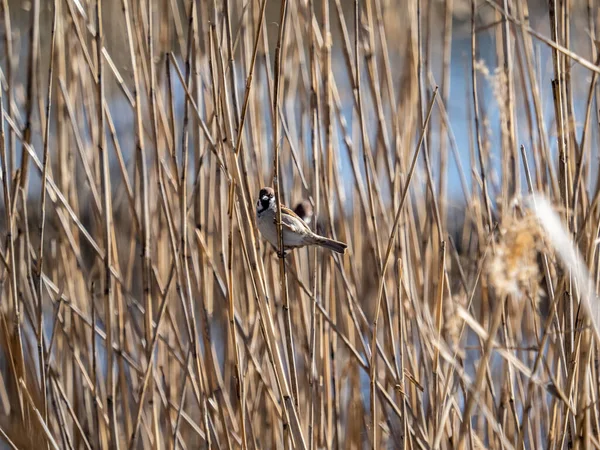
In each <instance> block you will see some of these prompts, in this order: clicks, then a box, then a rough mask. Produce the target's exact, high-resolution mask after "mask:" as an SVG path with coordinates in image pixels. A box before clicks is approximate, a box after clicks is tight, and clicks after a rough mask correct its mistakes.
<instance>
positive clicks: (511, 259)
mask: <svg viewBox="0 0 600 450" xmlns="http://www.w3.org/2000/svg"><path fill="white" fill-rule="evenodd" d="M543 242H544V239H543V234H542V233H541V230H540V228H539V225H538V220H537V217H536V216H535V215H533V214H526V215H524V216H521V217H514V216H513V215H512V214H506V215H505V216H504V217H503V218H502V219H501V221H500V223H499V225H498V238H497V242H496V245H495V248H494V250H493V256H492V257H491V258H490V259H489V260H488V263H487V275H488V277H489V281H490V284H491V286H492V287H493V288H494V290H495V291H496V295H497V296H498V297H500V298H503V297H507V296H514V297H516V298H522V297H529V298H533V299H537V298H538V296H539V295H540V294H541V291H540V285H539V281H540V272H539V267H538V262H537V256H538V252H539V251H540V250H542V249H543V247H544V246H543ZM536 301H537V300H536Z"/></svg>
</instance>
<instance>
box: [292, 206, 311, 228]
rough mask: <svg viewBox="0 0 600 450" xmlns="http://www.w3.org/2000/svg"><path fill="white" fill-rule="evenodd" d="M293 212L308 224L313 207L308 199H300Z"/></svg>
mask: <svg viewBox="0 0 600 450" xmlns="http://www.w3.org/2000/svg"><path fill="white" fill-rule="evenodd" d="M294 212H295V213H296V215H297V216H298V217H300V218H301V219H302V220H304V222H306V224H307V225H310V221H311V220H312V217H313V207H312V205H311V204H310V202H309V201H308V200H302V201H301V202H299V203H298V204H297V205H296V207H295V208H294Z"/></svg>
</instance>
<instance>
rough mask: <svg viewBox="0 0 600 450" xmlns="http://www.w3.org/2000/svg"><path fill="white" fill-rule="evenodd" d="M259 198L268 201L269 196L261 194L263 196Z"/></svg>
mask: <svg viewBox="0 0 600 450" xmlns="http://www.w3.org/2000/svg"><path fill="white" fill-rule="evenodd" d="M260 200H261V201H262V202H268V201H269V197H267V196H266V195H263V196H262V197H261V198H260Z"/></svg>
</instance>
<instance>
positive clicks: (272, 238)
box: [256, 187, 348, 254]
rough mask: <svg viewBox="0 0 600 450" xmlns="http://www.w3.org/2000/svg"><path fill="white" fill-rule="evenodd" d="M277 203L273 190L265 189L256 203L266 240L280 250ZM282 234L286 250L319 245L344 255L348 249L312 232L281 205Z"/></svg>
mask: <svg viewBox="0 0 600 450" xmlns="http://www.w3.org/2000/svg"><path fill="white" fill-rule="evenodd" d="M276 221H277V201H276V200H275V191H273V188H270V187H264V188H262V189H261V190H260V193H259V194H258V202H256V222H257V224H258V229H259V230H260V232H261V234H262V235H263V236H264V238H265V239H266V240H267V241H269V243H270V244H271V245H272V246H273V247H275V249H278V248H279V243H278V238H277V224H276ZM281 232H282V233H283V246H284V250H290V249H293V248H297V247H304V246H306V245H318V246H320V247H324V248H328V249H329V250H333V251H334V252H337V253H342V254H343V253H344V252H345V251H346V248H347V247H348V246H347V245H346V244H345V243H343V242H339V241H335V240H333V239H329V238H326V237H324V236H319V235H318V234H315V233H313V232H312V231H311V229H310V228H309V227H308V225H307V224H306V222H304V220H302V219H301V218H300V217H298V215H297V214H296V213H295V212H294V211H292V210H291V209H289V208H287V207H285V206H283V205H281Z"/></svg>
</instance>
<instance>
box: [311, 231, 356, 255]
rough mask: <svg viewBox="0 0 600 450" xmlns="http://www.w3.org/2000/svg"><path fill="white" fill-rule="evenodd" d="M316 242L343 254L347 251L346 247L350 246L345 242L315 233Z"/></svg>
mask: <svg viewBox="0 0 600 450" xmlns="http://www.w3.org/2000/svg"><path fill="white" fill-rule="evenodd" d="M315 243H316V244H317V245H318V246H320V247H324V248H327V249H329V250H333V251H334V252H337V253H341V254H344V253H345V252H346V248H347V247H348V245H347V244H345V243H343V242H340V241H336V240H333V239H329V238H326V237H323V236H317V235H315Z"/></svg>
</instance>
